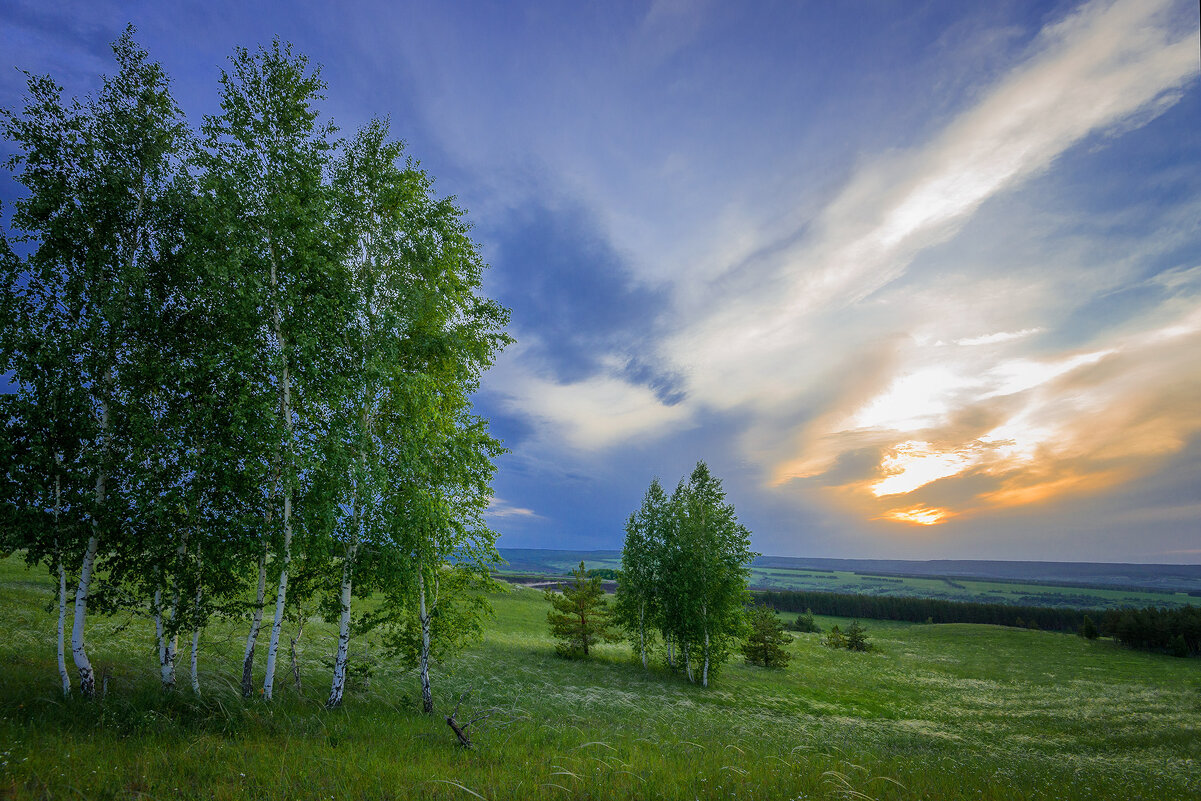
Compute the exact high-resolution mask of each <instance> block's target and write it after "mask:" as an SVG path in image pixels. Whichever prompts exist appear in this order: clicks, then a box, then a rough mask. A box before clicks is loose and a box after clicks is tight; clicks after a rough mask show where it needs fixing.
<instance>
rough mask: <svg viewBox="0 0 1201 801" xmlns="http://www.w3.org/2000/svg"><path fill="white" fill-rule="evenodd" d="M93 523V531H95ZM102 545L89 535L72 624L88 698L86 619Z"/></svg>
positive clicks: (92, 688)
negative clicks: (95, 567)
mask: <svg viewBox="0 0 1201 801" xmlns="http://www.w3.org/2000/svg"><path fill="white" fill-rule="evenodd" d="M97 485H98V491H97V493H98V494H100V493H103V491H104V477H103V474H101V477H100V478H99V479H97ZM95 528H96V527H95V525H93V532H95ZM99 547H100V538H99V537H98V536H97V535H96V534H95V533H93V534H92V536H90V537H88V547H87V550H86V551H84V554H83V564H82V565H81V566H80V569H79V584H78V586H76V588H75V619H74V621H73V622H72V625H71V657H72V659H74V661H75V668H76V670H78V671H79V689H80V691H81V692H82V693H83V694H84V696H85V697H87V698H95V697H96V674H95V672H94V671H93V670H92V663H91V661H89V660H88V652H87V649H86V647H85V646H84V642H83V628H84V620H85V618H86V617H87V613H88V592H89V590H91V587H92V567H93V565H95V563H96V551H97V550H98V549H99Z"/></svg>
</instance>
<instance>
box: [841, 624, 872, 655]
mask: <svg viewBox="0 0 1201 801" xmlns="http://www.w3.org/2000/svg"><path fill="white" fill-rule="evenodd" d="M846 648H847V650H848V651H870V650H871V648H872V646H871V643H869V642H868V641H867V629H865V628H864V627H863V626H862V625H860V623H859V621H858V620H852V621H851V625H850V626H849V627H848V628H847V632H846Z"/></svg>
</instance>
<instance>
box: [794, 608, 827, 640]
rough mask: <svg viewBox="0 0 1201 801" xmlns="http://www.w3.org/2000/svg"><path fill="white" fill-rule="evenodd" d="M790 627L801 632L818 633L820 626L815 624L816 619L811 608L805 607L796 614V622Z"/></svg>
mask: <svg viewBox="0 0 1201 801" xmlns="http://www.w3.org/2000/svg"><path fill="white" fill-rule="evenodd" d="M792 627H793V628H794V629H795V630H797V631H801V632H806V633H814V634H820V633H821V630H822V627H821V626H819V625H817V621H816V620H814V619H813V610H812V609H806V610H805V611H804V612H803V613H801V614H799V615H797V618H796V622H795V623H793V624H792Z"/></svg>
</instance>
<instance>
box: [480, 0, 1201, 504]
mask: <svg viewBox="0 0 1201 801" xmlns="http://www.w3.org/2000/svg"><path fill="white" fill-rule="evenodd" d="M1173 10H1175V9H1174V8H1173V6H1172V5H1171V4H1170V3H1166V2H1149V1H1148V0H1119V2H1113V3H1107V2H1094V3H1089V4H1085V5H1083V6H1081V8H1080V9H1079V10H1077V11H1076V12H1075V13H1073V14H1071V15H1069V16H1068V17H1066V18H1065V19H1063V20H1061V21H1059V22H1057V23H1055V24H1052V25H1049V26H1048V27H1047V28H1045V29H1044V30H1043V31H1041V32H1040V33H1039V35H1038V36H1037V37H1036V39H1035V41H1034V43H1033V44H1032V46H1031V47H1030V51H1029V55H1028V56H1027V57H1026V58H1025V60H1024V61H1023V62H1022V63H1020V64H1018V65H1017V66H1015V67H1014V68H1013V69H1012V70H1011V71H1010V72H1009V73H1008V74H1007V75H1004V76H1002V77H1001V78H1000V79H999V80H998V81H997V82H996V83H995V84H994V85H993V86H992V88H991V89H990V90H988V91H986V92H984V93H982V94H981V95H980V100H979V101H978V102H977V103H976V104H975V105H974V106H972V107H970V108H967V109H966V110H964V111H962V112H961V113H960V114H959V115H958V116H957V117H956V118H954V119H952V120H951V121H950V122H949V123H948V125H947V126H946V127H945V128H944V129H943V130H942V131H941V132H940V133H938V134H936V135H935V136H934V137H933V138H932V139H931V141H930V142H929V143H928V144H926V145H925V146H922V147H920V148H917V149H915V150H912V151H908V152H899V153H898V152H894V153H889V154H887V155H884V156H881V157H879V158H877V159H875V160H865V161H864V163H863V164H862V166H861V167H860V168H859V169H858V170H857V171H856V172H855V173H854V174H853V175H852V177H851V178H850V180H849V181H848V182H847V184H846V186H845V188H844V189H843V190H842V191H841V192H840V193H839V194H837V195H836V196H835V197H834V199H833V200H832V201H831V202H830V203H829V204H828V205H827V206H826V207H825V208H824V209H823V210H822V211H820V213H819V214H818V215H817V217H816V219H815V220H814V222H813V224H812V225H810V226H809V228H808V232H807V233H806V235H805V236H804V237H802V238H800V239H799V240H797V241H796V243H795V244H790V245H788V246H787V247H784V248H777V249H775V252H776V255H775V256H774V257H772V258H774V261H772V262H768V263H766V265H764V266H761V267H759V268H756V269H757V270H758V273H757V278H756V280H747V281H743V282H741V283H739V282H737V281H735V282H734V283H728V284H725V285H722V287H721V289H720V290H718V291H712V292H710V293H709V295H708V296H705V294H704V293H703V292H698V287H697V286H696V285H695V284H694V283H693V281H692V280H691V279H692V276H691V275H684V276H681V278H680V279H679V281H678V282H677V283H676V284H675V285H674V287H673V290H674V292H675V297H676V300H677V304H676V307H677V314H678V315H679V316H678V318H677V319H678V323H677V329H676V333H675V334H674V335H672V336H671V337H669V338H668V339H667V340H666V341H665V342H664V343H662V344H661V348H660V350H661V352H660V354H659V355H660V356H661V357H662V358H663V359H664V361H665V362H666V363H667V364H668V365H671V366H673V367H675V368H677V369H678V370H679V371H680V372H681V373H682V374H683V375H684V376H685V380H686V385H685V394H686V400H685V401H683V402H680V403H676V404H673V405H668V404H665V403H663V401H662V400H661V399H660V398H658V397H657V396H656V395H655V393H654V392H652V391H651V390H649V389H647V388H646V387H642V386H636V385H632V384H631V383H629V382H628V381H627V380H626V379H625V378H624V377H623V376H622V373H621V369H620V366H621V365H620V364H619V363H617V362H616V361H615V362H614V364H613V365H612V366H611V369H610V370H608V372H607V374H601V375H595V376H592V377H589V378H588V379H586V380H583V381H577V382H574V383H559V382H555V381H553V380H550V379H548V378H545V377H543V376H542V375H540V374H538V373H537V372H535V371H534V370H533V369H532V368H531V367H529V366H528V365H527V364H525V363H523V361H522V360H521V359H520V358H516V357H514V358H511V359H510V360H509V361H508V362H507V365H505V366H503V367H502V368H501V369H500V370H499V371H498V375H499V377H500V384H501V389H502V391H503V392H505V393H506V394H507V396H508V397H509V399H510V403H511V406H512V407H513V408H514V409H516V410H520V411H522V412H523V413H526V414H530V415H532V416H533V417H535V418H536V419H538V420H540V421H541V422H542V423H543V424H544V425H545V426H546V430H548V431H550V432H552V433H550V434H549V435H546V437H545V438H544V441H546V442H549V443H550V444H551V446H552V447H554V446H560V445H561V444H563V443H566V444H568V445H570V446H573V447H575V448H577V449H581V450H596V449H601V448H605V447H607V446H611V445H614V444H617V443H621V442H628V441H631V440H635V439H642V440H645V439H646V438H648V437H661V436H663V435H665V434H668V433H671V432H674V431H678V430H680V429H682V428H686V427H687V426H689V425H690V423H691V421H692V420H693V419H695V417H696V415H697V414H698V413H699V412H700V411H702V410H723V411H730V412H735V413H737V414H739V415H741V416H743V417H744V418H745V419H747V420H748V421H749V422H748V423H747V426H746V431H745V434H744V439H743V448H744V452H745V453H746V454H747V455H748V456H749V457H750V458H751V459H753V460H755V461H757V462H758V463H759V464H761V465H762V468H763V470H764V472H765V473H767V474H768V475H769V476H770V477H771V479H772V483H773V484H774V485H776V486H778V487H779V486H782V485H786V484H788V482H790V481H792V480H793V479H809V480H817V481H822V482H825V483H827V484H830V483H831V479H830V478H829V476H830V475H832V474H831V473H830V471H831V470H832V469H833V468H835V467H836V466H837V465H840V464H843V462H844V461H846V460H847V459H848V458H851V461H852V462H854V461H855V460H856V459H859V460H860V461H861V460H862V457H863V455H864V454H874V460H873V461H872V464H873V465H874V468H873V470H872V471H871V472H870V473H866V474H864V473H861V474H859V475H858V476H857V477H854V478H850V479H847V478H846V477H845V476H844V477H843V478H841V479H838V480H837V481H834V482H833V485H834V486H837V487H840V488H841V493H842V495H841V497H843V498H844V503H848V505H849V506H850V507H851V508H852V511H853V513H854V514H856V515H858V516H860V518H861V519H887V520H894V521H902V522H908V523H913V524H918V525H925V526H930V525H935V524H939V523H942V522H944V521H947V520H951V519H955V518H958V517H962V516H965V515H971V514H976V513H979V512H981V511H982V510H986V509H990V508H1000V507H1006V506H1010V505H1015V504H1028V503H1033V502H1036V501H1039V500H1045V499H1048V498H1054V497H1057V496H1059V495H1062V494H1065V493H1074V492H1083V491H1091V490H1096V489H1099V488H1102V487H1107V486H1112V485H1113V484H1116V483H1120V482H1122V481H1125V480H1128V479H1129V478H1130V477H1131V476H1134V475H1137V474H1138V473H1139V471H1140V470H1142V469H1145V465H1146V464H1147V463H1149V462H1148V461H1147V460H1149V459H1153V458H1154V457H1158V456H1162V455H1163V454H1165V453H1170V452H1172V450H1173V449H1174V448H1179V447H1181V446H1182V443H1183V442H1185V441H1186V440H1187V438H1188V437H1190V436H1192V434H1193V432H1194V431H1195V430H1197V428H1198V426H1197V424H1196V423H1195V421H1194V420H1193V416H1192V415H1191V414H1190V413H1189V412H1187V410H1182V409H1180V408H1177V409H1171V408H1158V407H1157V405H1156V404H1155V396H1154V393H1155V392H1156V391H1162V392H1165V393H1168V394H1169V395H1173V396H1178V393H1174V392H1173V391H1172V385H1173V381H1175V382H1176V383H1179V381H1180V380H1184V379H1188V378H1189V377H1190V376H1192V377H1195V376H1196V373H1197V370H1196V368H1195V366H1194V365H1193V364H1192V363H1191V362H1190V361H1188V360H1185V361H1183V362H1181V361H1180V360H1179V358H1178V357H1179V353H1178V352H1175V351H1172V349H1171V348H1157V347H1156V346H1155V345H1154V342H1153V341H1152V340H1153V339H1154V337H1156V336H1158V337H1160V338H1161V339H1162V337H1164V336H1167V332H1169V331H1173V330H1176V328H1179V329H1180V330H1182V331H1184V332H1185V333H1184V334H1183V336H1185V337H1186V338H1187V337H1191V336H1192V329H1191V328H1189V326H1190V325H1191V323H1188V322H1187V321H1185V322H1181V321H1177V322H1176V323H1174V324H1172V325H1175V326H1176V328H1172V325H1169V326H1168V327H1160V328H1156V326H1157V325H1159V322H1158V321H1157V320H1155V319H1148V320H1147V321H1146V324H1147V325H1148V326H1149V328H1148V329H1146V330H1147V331H1152V329H1155V330H1157V331H1158V333H1151V334H1148V336H1150V337H1151V339H1146V341H1143V340H1141V339H1140V336H1141V335H1140V334H1139V333H1138V332H1134V333H1130V332H1126V336H1124V337H1121V338H1115V339H1114V341H1112V342H1110V343H1105V344H1102V343H1098V344H1097V345H1095V346H1093V347H1083V348H1079V349H1075V350H1072V351H1066V352H1062V353H1058V354H1056V353H1054V352H1042V353H1037V354H1035V353H1032V352H1031V351H1030V347H1031V342H1032V341H1033V340H1034V339H1035V338H1036V337H1037V336H1038V335H1040V334H1045V333H1047V332H1048V331H1052V332H1053V331H1054V329H1055V324H1054V323H1053V322H1048V321H1044V320H1039V319H1035V318H1030V317H1028V316H1027V317H1025V318H1023V317H1022V315H1017V316H1015V315H1013V314H999V313H997V311H998V310H999V309H1001V308H1003V307H1004V306H1006V305H1007V304H1010V303H1012V301H1011V300H1010V298H1008V297H1005V296H1004V294H1001V295H998V296H996V297H989V296H987V295H985V294H984V290H979V291H978V292H979V294H978V296H977V297H975V298H973V299H972V303H974V304H976V306H978V307H979V308H981V309H983V310H985V311H986V312H987V314H986V315H985V317H993V318H996V319H999V320H1000V319H1005V318H1008V319H1013V320H1015V321H1016V320H1021V322H1019V324H1018V325H1015V326H1012V327H1004V328H1000V329H998V328H993V329H992V330H989V329H985V330H980V329H979V328H978V327H977V328H974V329H973V327H972V326H971V322H972V321H971V320H969V319H964V318H962V317H961V316H958V315H956V314H955V313H953V312H954V310H953V309H952V308H950V307H949V306H948V303H949V301H947V300H945V299H944V300H943V301H942V308H938V302H937V301H935V302H934V305H933V306H932V307H931V308H930V309H929V310H928V311H929V312H930V313H931V314H933V315H934V319H933V320H932V319H930V318H929V317H926V318H921V319H919V318H918V317H917V315H918V314H919V312H918V311H916V310H914V311H912V312H910V313H908V315H907V314H906V310H905V309H904V308H903V307H895V304H894V306H889V305H887V304H886V305H880V299H881V294H882V291H883V290H886V289H887V288H888V287H889V285H890V284H892V283H893V282H895V281H896V280H897V279H898V278H900V277H901V276H903V275H904V274H905V272H906V271H907V269H908V268H909V266H910V264H911V263H912V262H913V260H914V259H915V258H917V257H918V256H919V255H920V254H922V253H923V252H924V251H927V250H928V249H930V248H932V247H933V246H935V245H940V244H942V243H945V242H948V241H950V240H952V239H953V238H954V237H955V236H956V235H957V234H958V233H959V232H960V230H961V229H962V228H963V227H964V225H965V224H966V223H967V221H968V220H969V219H970V218H971V217H972V216H973V215H975V214H976V213H977V211H978V210H979V209H980V208H981V206H982V205H983V204H984V203H985V202H986V201H988V200H989V199H990V198H992V197H995V196H997V195H999V194H1002V193H1006V192H1012V191H1014V190H1015V189H1017V188H1018V187H1020V186H1021V184H1022V183H1023V182H1024V181H1026V180H1028V179H1030V178H1031V177H1032V176H1035V175H1037V174H1039V173H1041V172H1044V171H1046V170H1047V169H1048V168H1049V167H1051V165H1052V164H1053V163H1054V162H1055V160H1056V159H1057V158H1058V157H1059V156H1060V155H1061V154H1062V153H1063V152H1064V151H1065V150H1067V149H1068V148H1071V147H1072V146H1074V145H1076V144H1077V143H1079V142H1081V140H1083V139H1085V138H1086V137H1089V136H1090V135H1094V134H1097V133H1107V132H1118V133H1121V132H1126V131H1129V130H1132V129H1134V128H1137V127H1139V126H1142V125H1145V124H1147V123H1149V122H1150V121H1152V120H1153V119H1154V118H1155V117H1156V116H1157V115H1159V114H1162V113H1163V112H1164V111H1165V110H1166V109H1167V108H1169V107H1170V106H1171V105H1172V104H1173V103H1175V102H1176V100H1178V99H1179V97H1180V95H1181V93H1182V91H1183V87H1184V86H1185V84H1186V83H1188V82H1189V81H1190V80H1192V79H1193V78H1195V76H1196V73H1197V67H1196V52H1197V49H1198V36H1197V32H1196V30H1191V31H1188V30H1185V31H1182V30H1180V29H1179V28H1178V27H1173V20H1172V19H1170V17H1171V13H1170V12H1172V11H1173ZM772 244H773V243H770V242H764V243H762V248H763V249H764V250H765V252H771V251H772V250H773V248H772ZM1048 266H1050V265H1048ZM980 269H982V270H987V269H988V265H986V264H985V265H980ZM712 286H717V285H712ZM1183 286H1184V287H1185V289H1184V290H1182V291H1190V290H1188V287H1191V286H1193V285H1192V283H1191V282H1188V281H1185V282H1184V284H1183ZM969 291H970V290H969ZM1032 291H1034V290H1032ZM926 292H927V295H928V296H930V295H933V296H937V293H938V288H937V287H929V286H927V287H926ZM884 312H887V313H888V314H890V315H892V318H891V321H890V322H888V323H887V324H882V323H880V320H881V319H883V318H882V317H881V314H882V313H884ZM907 317H908V318H909V319H907ZM940 319H941V320H942V322H941V323H940ZM889 325H891V326H892V331H891V332H889V331H888V326H889ZM881 326H883V327H881ZM1181 326H1183V328H1180V327H1181ZM877 329H879V332H878V333H874V334H873V333H872V332H873V331H874V330H877ZM903 331H908V332H912V333H909V334H908V336H902V337H901V340H902V343H901V344H898V345H892V346H884V345H883V340H881V339H879V337H881V336H891V337H894V338H896V337H897V336H898V335H900V334H901V332H903ZM1144 339H1145V337H1144ZM871 349H874V350H876V351H878V352H879V353H880V354H882V355H881V357H880V358H875V357H872V356H871V354H870V353H868V352H867V351H868V350H871ZM887 354H891V355H887ZM1107 365H1110V366H1116V365H1123V367H1122V369H1121V370H1117V371H1116V372H1114V371H1113V368H1112V367H1111V368H1109V371H1110V372H1112V373H1113V374H1112V375H1107V377H1106V378H1105V379H1104V380H1098V381H1097V382H1095V383H1094V384H1091V385H1085V384H1083V383H1080V382H1083V381H1084V377H1085V376H1088V375H1102V374H1107ZM1172 370H1174V371H1175V373H1174V374H1172V373H1170V372H1165V371H1172ZM1090 371H1093V372H1091V373H1090ZM1136 374H1137V375H1138V376H1140V377H1139V379H1138V380H1131V378H1130V376H1132V375H1136ZM1181 377H1184V378H1183V379H1182V378H1181ZM823 385H830V386H834V387H837V386H840V385H846V386H853V387H856V388H857V389H856V390H855V394H853V395H850V396H848V395H846V394H836V397H834V399H833V400H832V401H830V402H829V404H828V405H827V406H826V407H825V409H824V410H823V409H817V410H813V411H810V412H809V413H808V414H806V415H802V416H801V418H800V421H799V422H798V417H797V416H796V414H795V412H794V411H793V410H794V409H796V408H797V407H799V406H803V405H804V403H805V399H806V398H807V397H808V396H809V393H811V392H812V389H813V387H814V386H823ZM1186 399H1187V396H1185V400H1182V402H1183V403H1184V406H1185V407H1187V406H1188V403H1187V400H1186ZM1121 409H1126V410H1128V411H1127V412H1126V413H1123V412H1121V411H1119V410H1121ZM1134 409H1144V410H1145V415H1144V412H1138V413H1136V412H1134V411H1129V410H1134ZM790 416H791V417H790ZM1131 437H1137V438H1139V439H1140V441H1141V442H1143V443H1145V444H1144V446H1142V450H1141V451H1140V452H1139V453H1134V452H1133V451H1130V448H1129V447H1127V451H1128V452H1127V453H1125V454H1124V455H1122V454H1119V453H1118V451H1120V450H1122V445H1121V443H1124V442H1126V441H1127V440H1128V439H1129V438H1131ZM1102 443H1104V444H1102ZM1135 450H1138V448H1135ZM852 457H853V458H852ZM1140 460H1142V461H1141V462H1140ZM1136 462H1137V463H1139V464H1141V465H1142V466H1141V467H1140V466H1136V464H1135V463H1136ZM839 469H840V470H841V469H842V468H839ZM844 472H845V471H844ZM948 483H951V484H957V485H956V487H955V488H954V490H953V491H947V485H948ZM960 485H962V486H960ZM935 489H939V492H933V490H935ZM924 494H929V495H931V497H929V498H926V497H920V496H923V495H924ZM934 496H937V497H934ZM846 499H849V501H847V500H846Z"/></svg>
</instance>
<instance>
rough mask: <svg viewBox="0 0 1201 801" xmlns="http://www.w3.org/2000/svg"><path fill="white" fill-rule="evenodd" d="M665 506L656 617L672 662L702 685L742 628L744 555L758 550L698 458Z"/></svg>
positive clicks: (746, 596)
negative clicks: (676, 655)
mask: <svg viewBox="0 0 1201 801" xmlns="http://www.w3.org/2000/svg"><path fill="white" fill-rule="evenodd" d="M653 488H654V485H652V490H653ZM648 497H649V493H648ZM666 511H667V514H666V515H665V518H666V520H667V521H669V522H668V524H667V525H665V526H664V528H663V532H664V538H663V544H662V546H661V548H660V549H659V553H660V556H659V559H658V571H657V576H656V584H655V587H656V596H655V597H656V599H657V608H658V618H659V625H660V628H661V631H662V634H663V638H664V640H665V641H667V642H668V643H669V644H670V646H671V647H672V649H673V659H672V661H673V663H674V665H677V666H679V667H682V668H683V669H684V671H685V673H686V674H687V676H688V678H689V680H690V681H695V680H696V679H697V678H698V676H697V674H698V673H699V679H700V682H701V684H702V685H705V686H708V683H709V677H710V674H711V673H713V672H715V671H716V670H717V669H718V668H719V667H720V666H721V665H722V664H723V663H724V662H725V661H726V660H727V659H728V658H729V655H730V652H731V650H732V648H733V646H734V644H735V642H736V641H737V640H738V639H739V638H740V637H741V636H742V633H743V630H744V626H745V619H744V612H743V610H744V608H745V605H746V602H747V601H748V599H749V597H750V596H749V593H748V591H747V580H748V578H749V576H750V563H751V560H752V559H754V558H755V557H756V556H758V554H756V553H754V552H752V551H751V549H750V536H751V533H750V531H748V530H747V529H746V527H745V526H743V525H742V524H740V523H739V522H738V517H737V515H736V514H735V511H734V506H733V504H731V503H729V502H727V501H726V496H725V491H724V490H723V489H722V486H721V481H720V480H719V479H718V478H717V477H715V476H714V475H713V474H712V473H711V472H710V471H709V467H708V465H706V464H705V463H704V462H698V463H697V465H696V468H695V469H694V470H693V471H692V474H691V475H690V476H689V477H688V479H687V481H684V480H681V481H680V483H679V485H678V486H677V487H676V490H675V492H674V493H672V496H671V499H670V501H669V502H668V504H667V506H666ZM675 653H678V661H677V658H676V657H675V656H674V654H675Z"/></svg>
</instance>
